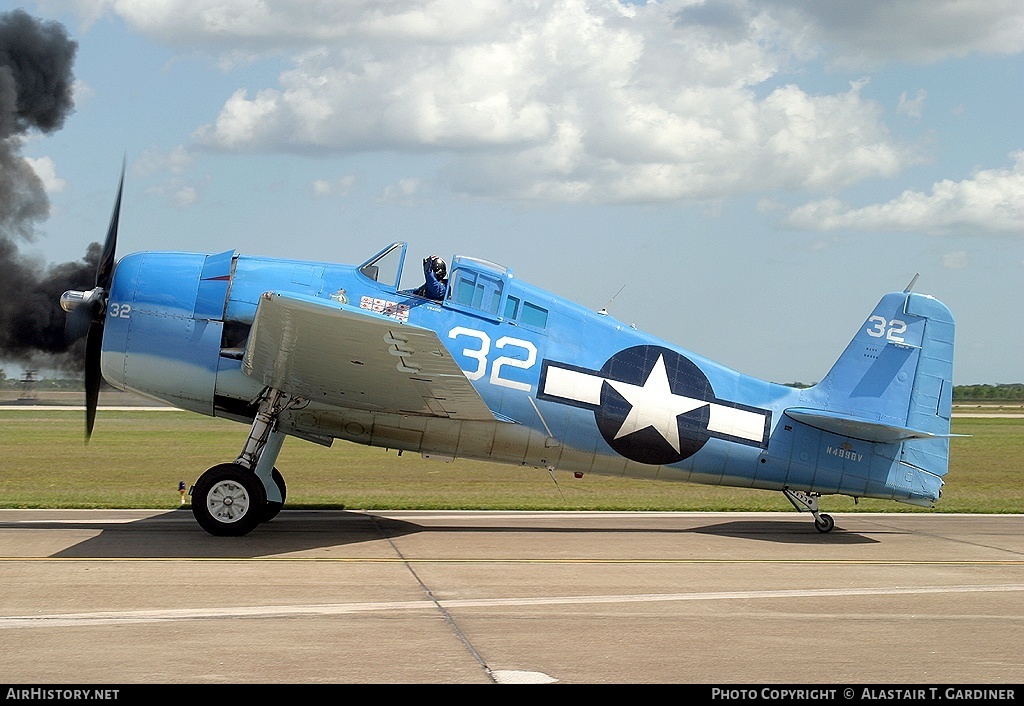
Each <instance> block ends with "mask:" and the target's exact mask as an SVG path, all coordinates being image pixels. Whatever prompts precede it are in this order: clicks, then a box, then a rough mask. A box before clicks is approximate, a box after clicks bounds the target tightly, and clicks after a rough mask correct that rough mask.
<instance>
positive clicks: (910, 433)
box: [785, 407, 957, 444]
mask: <svg viewBox="0 0 1024 706" xmlns="http://www.w3.org/2000/svg"><path fill="white" fill-rule="evenodd" d="M785 414H786V416H788V417H791V418H792V419H795V420H796V421H798V422H802V423H804V424H806V425H807V426H809V427H814V428H815V429H821V430H822V431H827V432H831V433H833V434H839V435H841V436H848V437H850V438H851V439H860V440H862V441H871V442H875V443H880V444H896V443H899V442H901V441H906V440H908V439H948V438H950V437H952V436H957V435H956V434H935V433H933V432H930V431H924V430H923V429H910V428H908V427H901V426H895V425H893V424H883V423H881V422H875V421H871V420H869V419H861V418H858V417H852V416H849V415H846V414H839V413H837V412H828V411H826V410H821V409H810V408H804V407H791V408H789V409H787V410H786V411H785Z"/></svg>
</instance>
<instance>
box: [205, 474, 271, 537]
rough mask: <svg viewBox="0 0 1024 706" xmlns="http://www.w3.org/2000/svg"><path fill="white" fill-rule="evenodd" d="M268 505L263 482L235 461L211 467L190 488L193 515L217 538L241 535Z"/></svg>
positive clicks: (253, 523)
mask: <svg viewBox="0 0 1024 706" xmlns="http://www.w3.org/2000/svg"><path fill="white" fill-rule="evenodd" d="M266 506H267V497H266V493H265V491H264V490H263V483H262V481H260V479H259V478H258V477H257V476H256V474H254V473H252V472H251V471H249V470H247V469H245V468H243V467H242V466H239V465H238V464H235V463H222V464H220V465H219V466H214V467H213V468H211V469H210V470H208V471H207V472H206V473H204V474H203V475H201V476H200V477H199V480H198V481H196V484H195V485H194V486H193V488H192V514H193V515H195V518H196V522H198V523H199V526H200V527H202V528H203V529H204V530H206V531H207V532H209V533H210V534H212V535H215V536H218V537H241V536H242V535H245V534H249V533H250V532H252V531H253V530H254V529H256V527H257V526H258V525H259V524H260V522H262V521H263V518H264V513H265V511H266Z"/></svg>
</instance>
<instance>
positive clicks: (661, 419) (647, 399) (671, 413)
mask: <svg viewBox="0 0 1024 706" xmlns="http://www.w3.org/2000/svg"><path fill="white" fill-rule="evenodd" d="M607 382H608V384H609V385H611V386H612V388H613V389H615V391H616V392H618V393H619V394H620V395H622V396H623V397H624V398H625V399H626V401H627V402H629V404H630V405H631V409H630V410H629V414H628V415H626V419H625V420H624V421H623V422H622V426H621V427H619V431H618V433H617V434H616V435H615V438H616V439H620V438H622V437H623V436H628V435H629V434H634V433H636V432H638V431H641V430H642V429H647V428H648V427H651V428H653V429H654V430H655V431H657V432H658V433H659V434H661V436H662V438H664V439H665V441H667V442H668V443H669V444H670V445H671V446H672V448H673V449H675V450H676V452H677V453H679V452H680V449H679V426H678V424H677V421H676V420H677V418H678V417H679V415H680V414H685V413H687V412H692V411H693V410H695V409H698V408H700V407H703V406H705V405H707V404H708V402H707V401H705V400H695V399H692V398H690V397H682V396H680V395H676V394H674V393H673V392H672V389H671V387H670V385H669V381H668V373H667V372H666V370H665V357H664V356H659V357H658V362H657V363H655V364H654V367H653V368H652V369H651V372H650V374H649V375H648V376H647V380H646V381H644V384H643V386H640V385H633V384H630V383H628V382H619V381H618V380H608V381H607Z"/></svg>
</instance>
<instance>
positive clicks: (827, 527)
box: [814, 513, 836, 532]
mask: <svg viewBox="0 0 1024 706" xmlns="http://www.w3.org/2000/svg"><path fill="white" fill-rule="evenodd" d="M818 517H820V518H821V522H818V521H817V520H815V521H814V529H816V530H818V531H819V532H831V531H832V529H833V528H834V527H835V526H836V521H835V520H833V519H832V515H826V514H825V513H821V514H820V515H818Z"/></svg>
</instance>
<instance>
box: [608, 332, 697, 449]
mask: <svg viewBox="0 0 1024 706" xmlns="http://www.w3.org/2000/svg"><path fill="white" fill-rule="evenodd" d="M600 372H601V375H602V376H603V377H604V378H605V381H604V382H603V384H602V385H601V404H600V407H598V408H597V409H595V410H594V420H595V421H596V422H597V427H598V429H599V430H600V431H601V436H603V437H604V439H605V441H607V442H608V444H609V445H610V446H611V447H612V448H613V449H614V450H615V451H616V452H617V453H619V454H621V455H622V456H625V457H626V458H628V459H632V460H633V461H637V462H639V463H649V464H652V465H665V464H670V463H677V462H679V461H682V460H683V459H686V458H689V457H690V456H693V455H694V454H695V453H697V452H698V451H700V450H701V448H703V446H704V444H705V443H707V440H708V439H709V438H710V437H711V435H710V434H709V433H708V420H709V417H710V414H711V410H710V408H709V406H708V404H707V402H712V401H714V400H715V393H714V390H712V389H711V383H710V382H709V381H708V378H707V376H706V375H704V373H703V372H701V370H700V368H698V367H697V366H696V365H695V364H694V363H693V361H691V360H690V359H688V358H686V357H684V356H682V355H680V354H678V353H676V352H675V351H672V350H669V349H668V348H662V347H661V346H634V347H632V348H627V349H625V350H622V351H619V352H618V353H616V354H615V355H613V356H612V357H611V358H609V359H608V361H607V362H606V363H605V364H604V367H602V368H601V371H600Z"/></svg>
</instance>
